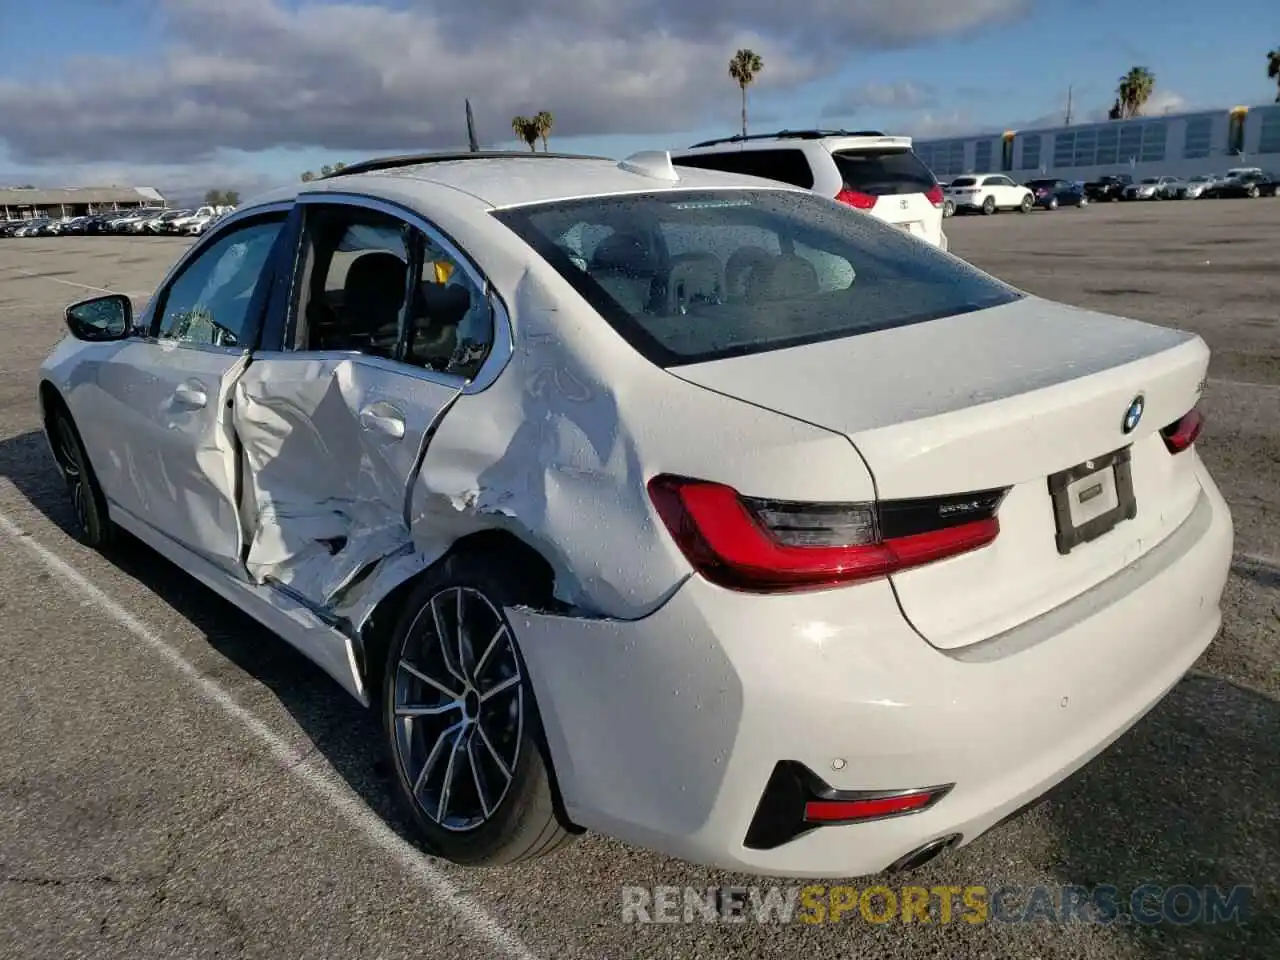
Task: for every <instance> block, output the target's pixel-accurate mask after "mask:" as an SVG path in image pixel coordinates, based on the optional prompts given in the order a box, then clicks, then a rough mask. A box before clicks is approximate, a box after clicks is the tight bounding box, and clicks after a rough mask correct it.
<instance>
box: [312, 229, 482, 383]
mask: <svg viewBox="0 0 1280 960" xmlns="http://www.w3.org/2000/svg"><path fill="white" fill-rule="evenodd" d="M308 239H309V253H310V255H309V257H308V260H309V261H310V265H309V269H308V270H307V271H306V273H307V276H306V278H305V279H304V282H303V288H304V291H305V302H304V304H303V305H302V310H301V312H300V316H302V317H303V318H304V321H305V322H304V330H302V331H299V337H298V342H299V343H300V344H301V345H302V348H303V349H307V350H340V351H346V350H353V351H357V352H359V353H364V354H367V355H370V356H377V357H384V358H387V359H395V358H396V350H397V346H398V344H399V342H400V320H401V314H402V313H404V308H405V303H406V300H408V301H409V304H408V306H409V309H408V314H407V316H406V317H405V323H406V326H407V327H408V330H409V332H410V335H409V336H408V338H407V343H406V346H405V353H404V356H403V357H402V358H401V359H403V360H404V362H406V363H411V364H413V365H415V366H420V367H425V368H428V369H432V370H438V371H441V372H444V371H448V370H449V368H450V364H451V362H452V361H453V358H454V355H455V353H456V351H457V347H458V331H459V326H460V325H461V324H462V322H463V320H464V318H465V317H466V316H467V314H468V312H469V311H471V309H472V307H473V306H477V304H475V303H473V300H478V299H479V298H478V297H475V298H473V296H472V291H471V289H470V285H469V283H468V282H467V281H466V279H465V276H464V275H463V274H461V273H460V272H459V273H457V274H454V273H453V271H452V270H451V269H448V268H450V267H451V266H452V264H441V263H440V262H439V261H438V260H435V259H433V260H427V261H426V262H425V264H424V267H425V268H424V269H414V273H415V275H416V282H414V283H413V284H409V283H408V275H409V271H410V263H411V261H412V260H413V259H414V258H413V256H412V255H411V253H410V248H411V247H416V248H418V249H422V248H425V247H426V246H427V244H426V241H425V238H423V237H421V235H420V234H417V233H416V232H414V231H411V230H409V229H408V228H403V227H402V226H401V225H400V224H398V223H396V222H395V221H392V220H390V218H387V219H386V220H385V221H384V220H380V219H378V218H377V215H375V214H372V213H371V212H369V211H356V212H347V211H340V212H332V211H322V212H321V213H320V214H318V215H317V216H316V217H314V218H313V219H311V220H309V222H308ZM406 241H407V242H406ZM433 256H434V254H433ZM442 268H443V269H442ZM424 275H425V277H424ZM410 289H412V296H411V297H409V296H408V295H409V292H410ZM481 305H482V304H481Z"/></svg>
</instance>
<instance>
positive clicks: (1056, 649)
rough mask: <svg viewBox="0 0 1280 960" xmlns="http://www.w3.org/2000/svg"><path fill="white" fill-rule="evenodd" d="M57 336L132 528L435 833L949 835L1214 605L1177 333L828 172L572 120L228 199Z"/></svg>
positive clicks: (645, 838)
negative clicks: (579, 154) (797, 177)
mask: <svg viewBox="0 0 1280 960" xmlns="http://www.w3.org/2000/svg"><path fill="white" fill-rule="evenodd" d="M66 321H67V324H68V326H69V328H70V330H71V333H72V336H71V337H69V338H67V339H66V340H65V341H64V342H62V343H61V344H60V345H59V346H58V347H57V348H56V349H55V350H54V352H53V354H52V355H51V356H50V357H49V358H48V360H47V361H46V362H45V363H44V365H43V366H42V368H41V379H40V385H39V397H40V404H41V409H42V412H43V417H44V423H45V428H46V432H47V435H48V437H49V440H50V444H51V447H52V449H53V452H54V455H55V458H56V460H57V463H58V466H59V467H60V469H61V471H62V473H63V475H64V477H65V479H66V481H67V484H68V486H69V489H70V492H71V496H72V498H73V501H74V504H75V508H76V511H75V512H76V516H77V518H78V522H79V524H80V527H81V532H82V535H83V538H84V539H85V540H86V541H87V542H89V543H91V544H94V545H103V544H105V543H106V542H107V541H108V540H109V538H110V536H111V534H112V533H113V531H114V530H116V528H117V527H118V528H123V529H124V530H126V531H128V532H130V533H132V534H133V535H135V536H136V537H138V538H140V539H141V540H143V541H144V542H146V543H147V544H150V545H151V546H152V547H154V548H155V549H156V550H158V551H159V552H160V553H161V554H163V555H164V556H166V557H168V558H169V559H171V560H173V561H174V562H175V563H176V564H178V565H179V566H180V567H181V568H183V569H184V570H186V571H188V572H190V573H191V574H193V575H194V576H195V577H197V578H198V579H199V580H201V581H203V582H204V583H205V584H206V585H208V586H209V587H211V588H212V589H213V590H215V591H217V592H218V593H219V594H221V595H222V596H224V597H226V598H228V599H229V600H230V601H231V602H232V603H234V604H236V605H237V606H239V607H240V608H242V609H243V610H245V611H246V612H247V613H249V614H250V615H252V616H254V617H256V618H257V619H258V620H260V621H261V622H262V623H263V624H265V625H266V626H267V627H269V628H270V629H272V630H273V631H275V632H277V633H278V634H280V635H281V636H282V637H284V638H285V639H286V640H287V641H288V642H289V643H291V644H293V645H294V646H296V647H297V648H298V649H300V650H301V651H303V652H304V653H305V654H306V655H307V656H308V657H310V658H311V659H313V660H314V661H315V662H316V663H317V664H319V665H320V666H321V667H322V668H323V669H324V670H326V671H327V672H328V673H329V674H331V675H332V676H333V677H334V678H335V679H336V680H337V681H338V683H340V684H341V685H342V686H343V687H345V688H346V690H347V691H348V692H349V693H351V694H352V695H353V696H355V697H356V698H358V699H359V700H361V701H362V702H364V703H366V704H369V705H371V706H374V707H375V708H376V709H378V710H379V711H380V712H381V714H382V716H383V718H384V721H385V729H386V737H387V744H388V748H389V750H390V753H391V756H392V758H393V760H394V766H395V770H396V772H397V783H398V786H399V790H400V792H401V793H402V795H403V799H404V800H405V801H406V802H407V804H408V805H409V808H410V809H411V810H412V811H413V815H414V817H415V819H416V822H417V824H418V825H419V826H420V827H421V831H422V836H423V838H424V842H425V845H426V846H427V847H428V848H429V849H430V850H431V851H433V852H435V853H437V854H439V855H441V856H443V857H446V858H448V859H450V860H453V861H456V862H460V863H470V864H495V863H509V862H512V861H515V860H519V859H522V858H526V857H530V856H534V855H538V854H541V853H544V852H547V851H549V850H551V849H553V848H554V847H556V846H557V845H559V844H560V843H561V842H562V841H564V840H565V839H567V838H569V837H571V836H572V835H574V834H575V833H579V832H581V831H582V830H583V829H592V830H597V831H600V832H603V833H606V834H610V835H612V836H616V837H619V838H622V839H625V840H628V841H631V842H634V843H637V844H640V845H643V846H646V847H650V848H653V849H656V850H660V851H664V852H667V853H670V854H673V855H676V856H680V857H683V858H687V859H690V860H695V861H700V862H703V863H708V864H715V865H719V866H722V867H725V868H732V869H740V870H746V871H751V872H756V873H765V874H774V875H791V876H814V877H829V876H853V875H861V874H868V873H873V872H876V871H879V870H882V869H885V868H887V867H890V866H897V867H903V866H906V867H910V866H914V865H917V864H919V863H923V862H925V861H926V860H928V859H930V858H931V857H933V856H935V855H936V854H937V853H939V852H940V851H942V850H944V849H946V848H948V847H952V846H956V845H963V844H965V843H968V842H970V841H971V840H973V839H974V838H975V837H977V836H979V835H980V834H981V833H983V831H985V830H986V829H988V828H989V827H991V826H992V825H993V824H995V823H997V822H998V821H1000V820H1001V819H1002V818H1004V817H1005V816H1007V815H1008V814H1010V813H1011V812H1012V811H1015V810H1016V809H1018V808H1020V807H1022V806H1024V805H1026V804H1027V803H1028V802H1029V801H1030V800H1032V799H1033V798H1035V797H1037V796H1038V795H1040V794H1041V793H1043V792H1044V791H1045V790H1047V789H1048V788H1049V787H1050V786H1052V785H1053V784H1055V783H1057V782H1058V781H1060V780H1062V779H1063V778H1064V777H1065V776H1067V775H1068V774H1069V773H1070V772H1071V771H1073V770H1075V769H1077V768H1078V767H1080V766H1081V765H1083V764H1084V763H1086V762H1087V761H1088V760H1089V759H1090V758H1091V757H1093V756H1095V755H1096V754H1097V753H1098V752H1099V751H1101V750H1102V749H1103V748H1104V747H1105V746H1106V745H1107V744H1108V743H1110V742H1111V741H1113V740H1114V739H1115V738H1116V737H1117V736H1119V735H1120V733H1121V732H1122V731H1124V730H1125V729H1127V728H1128V727H1129V726H1130V725H1131V724H1133V723H1134V722H1135V721H1136V720H1137V719H1138V718H1139V717H1141V716H1142V715H1143V714H1144V713H1145V712H1146V711H1148V710H1149V709H1150V708H1151V707H1152V706H1153V705H1154V704H1155V703H1156V702H1157V701H1159V700H1160V698H1161V697H1162V696H1163V695H1164V694H1165V693H1166V692H1167V691H1168V690H1169V689H1170V687H1171V686H1173V684H1175V683H1176V682H1177V681H1178V679H1179V678H1180V677H1181V676H1182V675H1183V674H1184V672H1185V671H1186V670H1187V669H1188V668H1189V667H1190V666H1191V665H1192V663H1193V662H1194V661H1195V660H1196V659H1197V657H1198V656H1199V655H1200V654H1201V652H1202V651H1203V650H1204V649H1205V648H1206V646H1207V645H1208V644H1209V643H1210V641H1211V640H1212V638H1213V636H1214V634H1215V632H1216V631H1217V629H1218V626H1219V623H1220V608H1219V602H1220V596H1221V593H1222V590H1223V586H1224V582H1225V580H1226V576H1227V569H1228V565H1229V562H1230V557H1231V552H1232V536H1233V534H1232V524H1231V518H1230V514H1229V512H1228V509H1227V506H1226V504H1225V503H1224V502H1223V499H1222V497H1221V496H1220V494H1219V492H1218V489H1217V487H1216V486H1215V485H1214V482H1213V480H1212V479H1211V478H1210V476H1209V474H1208V473H1207V472H1206V470H1205V467H1204V465H1203V463H1202V462H1201V460H1200V458H1199V456H1198V454H1197V451H1196V448H1195V446H1194V441H1195V439H1196V436H1197V433H1198V432H1199V430H1200V424H1201V418H1200V414H1199V413H1198V412H1197V410H1196V405H1197V402H1198V400H1199V397H1200V393H1201V390H1202V386H1203V382H1204V377H1205V372H1206V368H1207V363H1208V350H1207V348H1206V347H1205V345H1204V343H1203V342H1202V341H1201V340H1200V339H1199V338H1198V337H1196V336H1194V335H1191V334H1186V333H1181V332H1178V331H1174V330H1170V329H1165V328H1162V327H1158V326H1153V325H1149V324H1145V323H1139V322H1136V321H1131V320H1123V319H1118V318H1115V317H1110V316H1105V315H1101V314H1097V313H1091V312H1087V311H1084V310H1079V309H1074V308H1070V307H1066V306H1062V305H1059V304H1054V303H1050V302H1047V301H1045V300H1041V299H1039V298H1036V297H1033V296H1030V295H1027V294H1025V293H1023V292H1021V291H1018V290H1015V289H1013V288H1011V287H1009V286H1007V285H1005V284H1004V283H1002V282H1000V281H998V280H996V279H994V278H992V277H990V276H988V275H986V274H984V273H982V272H980V271H978V270H976V269H974V268H973V267H971V266H969V265H967V264H965V263H963V262H962V261H960V260H959V259H957V258H955V257H952V256H950V255H948V254H946V253H942V252H940V251H938V250H936V249H934V248H933V247H931V246H930V245H928V244H926V243H923V242H920V241H918V240H916V239H914V238H913V237H910V236H908V235H907V234H905V233H904V232H903V231H900V230H897V229H895V228H894V227H892V226H887V225H885V224H883V223H881V222H879V221H877V220H875V219H873V218H871V217H866V216H863V215H861V214H859V213H858V212H856V211H851V210H848V209H847V208H845V207H843V206H841V205H840V204H837V203H835V202H834V201H832V200H830V199H827V198H824V197H819V196H816V195H814V194H813V193H812V192H810V191H806V190H802V189H799V188H792V187H789V186H786V185H782V184H777V183H772V182H768V181H763V180H756V179H753V178H749V177H742V176H736V175H731V174H725V173H719V172H713V171H707V170H696V169H680V168H676V167H673V166H672V165H671V162H670V158H669V156H668V155H666V154H661V153H659V154H653V153H650V154H641V155H637V156H635V157H633V158H630V159H629V160H627V161H623V162H622V163H614V162H613V161H610V160H606V159H598V158H575V157H564V156H559V155H555V154H516V155H487V154H470V155H455V156H434V157H430V156H428V157H416V158H401V159H395V158H391V159H384V160H380V161H371V162H369V163H367V164H362V165H357V166H354V167H348V168H347V169H346V170H345V171H344V172H343V173H342V175H338V176H333V177H329V178H325V179H322V180H318V181H314V182H312V183H309V184H305V185H302V186H301V187H299V188H297V189H289V190H288V191H287V192H280V193H276V194H274V195H269V196H267V197H264V198H262V199H260V200H258V201H256V202H254V203H251V204H246V205H245V206H243V207H241V208H240V209H238V210H236V211H235V212H234V213H232V214H231V215H230V216H228V217H226V218H225V219H224V220H221V221H219V222H218V223H217V224H215V225H214V226H213V227H212V228H211V229H210V231H209V233H208V234H206V235H205V236H203V237H202V238H201V239H200V240H199V241H197V242H196V243H195V245H194V246H192V248H191V249H190V251H189V252H187V253H186V254H185V255H184V256H183V257H182V259H181V261H180V262H179V263H178V264H177V265H176V267H175V268H174V269H173V271H172V272H171V273H170V274H169V275H168V276H167V277H166V278H165V280H164V281H163V283H162V284H161V285H160V287H159V288H158V290H157V291H156V294H155V296H154V297H153V299H152V300H151V301H150V303H149V304H148V305H147V307H146V308H145V309H144V310H142V311H140V313H139V314H138V315H137V316H136V317H135V316H134V314H133V312H132V310H131V306H130V302H129V300H128V299H127V298H125V297H122V296H104V297H98V298H95V299H93V300H88V301H84V302H82V303H79V304H77V305H75V306H73V307H71V308H69V309H68V310H67V315H66Z"/></svg>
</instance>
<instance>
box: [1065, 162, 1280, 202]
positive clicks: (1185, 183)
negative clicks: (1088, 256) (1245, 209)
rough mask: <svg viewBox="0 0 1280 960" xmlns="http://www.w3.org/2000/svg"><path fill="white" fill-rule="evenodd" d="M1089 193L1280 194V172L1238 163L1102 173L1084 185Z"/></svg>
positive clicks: (1104, 196)
mask: <svg viewBox="0 0 1280 960" xmlns="http://www.w3.org/2000/svg"><path fill="white" fill-rule="evenodd" d="M1084 192H1085V196H1086V197H1088V199H1090V200H1092V201H1094V202H1098V201H1104V200H1105V201H1117V200H1199V199H1210V198H1218V199H1222V198H1228V197H1250V198H1256V197H1280V175H1277V174H1275V173H1272V172H1270V171H1268V170H1263V169H1262V168H1260V167H1236V168H1234V169H1231V170H1228V171H1227V172H1226V173H1225V174H1213V173H1210V174H1201V175H1199V176H1194V177H1188V178H1185V179H1184V178H1182V177H1170V176H1161V177H1143V178H1142V179H1141V180H1136V181H1135V180H1134V179H1133V177H1131V176H1129V175H1128V174H1126V173H1120V174H1110V175H1108V176H1105V177H1099V178H1098V179H1097V180H1095V181H1093V182H1092V183H1086V184H1085V185H1084Z"/></svg>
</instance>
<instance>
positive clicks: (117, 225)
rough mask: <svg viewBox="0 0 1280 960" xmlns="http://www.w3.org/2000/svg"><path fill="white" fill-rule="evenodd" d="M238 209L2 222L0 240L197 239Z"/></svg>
mask: <svg viewBox="0 0 1280 960" xmlns="http://www.w3.org/2000/svg"><path fill="white" fill-rule="evenodd" d="M234 209H235V207H213V206H205V207H200V208H198V209H185V208H184V209H177V210H173V209H169V208H167V207H140V208H136V209H133V210H116V211H113V212H111V213H99V214H92V215H89V216H83V217H63V218H60V219H54V218H51V217H40V218H36V219H28V220H10V221H7V222H0V237H53V236H94V235H99V234H108V233H126V234H148V235H170V236H172V235H185V236H193V237H198V236H199V235H200V234H202V233H204V232H205V230H207V229H208V228H209V226H210V224H213V223H215V222H217V221H218V220H219V219H220V218H222V217H224V216H226V215H227V214H228V213H230V212H231V211H232V210H234Z"/></svg>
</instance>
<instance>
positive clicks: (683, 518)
mask: <svg viewBox="0 0 1280 960" xmlns="http://www.w3.org/2000/svg"><path fill="white" fill-rule="evenodd" d="M1004 494H1005V491H1004V490H985V491H981V492H978V493H971V494H963V495H960V496H949V497H941V498H936V499H928V500H911V501H889V502H883V503H880V504H868V503H834V504H811V503H795V502H791V501H776V500H757V499H754V498H749V497H743V496H741V495H740V494H739V493H738V492H737V491H736V490H734V489H733V488H732V487H728V486H725V485H723V484H719V483H710V482H707V481H704V480H691V479H687V478H684V477H673V476H665V475H664V476H659V477H654V478H653V479H652V480H650V481H649V496H650V498H651V499H652V500H653V503H654V506H655V507H656V508H657V511H658V515H659V516H660V517H661V518H662V521H663V523H664V524H665V525H666V527H667V530H668V531H670V533H671V536H672V538H673V539H674V540H675V541H676V543H677V545H679V547H680V549H681V550H682V551H683V553H684V555H685V557H686V558H687V559H688V560H689V562H690V564H692V565H693V567H694V569H695V570H697V571H698V573H700V574H702V576H704V577H706V578H707V579H708V580H710V581H712V582H713V583H717V584H719V585H721V586H724V587H729V588H731V589H736V590H750V591H757V592H769V591H780V590H804V589H811V588H814V587H821V586H832V585H835V584H846V583H854V582H857V581H863V580H874V579H878V578H880V577H886V576H889V575H890V574H893V573H896V572H898V571H901V570H906V569H909V568H911V567H918V566H921V565H923V564H926V563H932V562H934V561H936V560H942V559H945V558H947V557H954V556H956V555H958V554H962V553H967V552H968V551H970V550H976V549H978V548H979V547H984V546H986V545H987V544H989V543H991V542H992V541H993V540H995V538H996V536H997V535H998V534H999V532H1000V521H999V520H998V519H997V517H996V511H997V510H998V509H999V505H1000V502H1001V500H1002V499H1003V498H1004Z"/></svg>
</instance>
